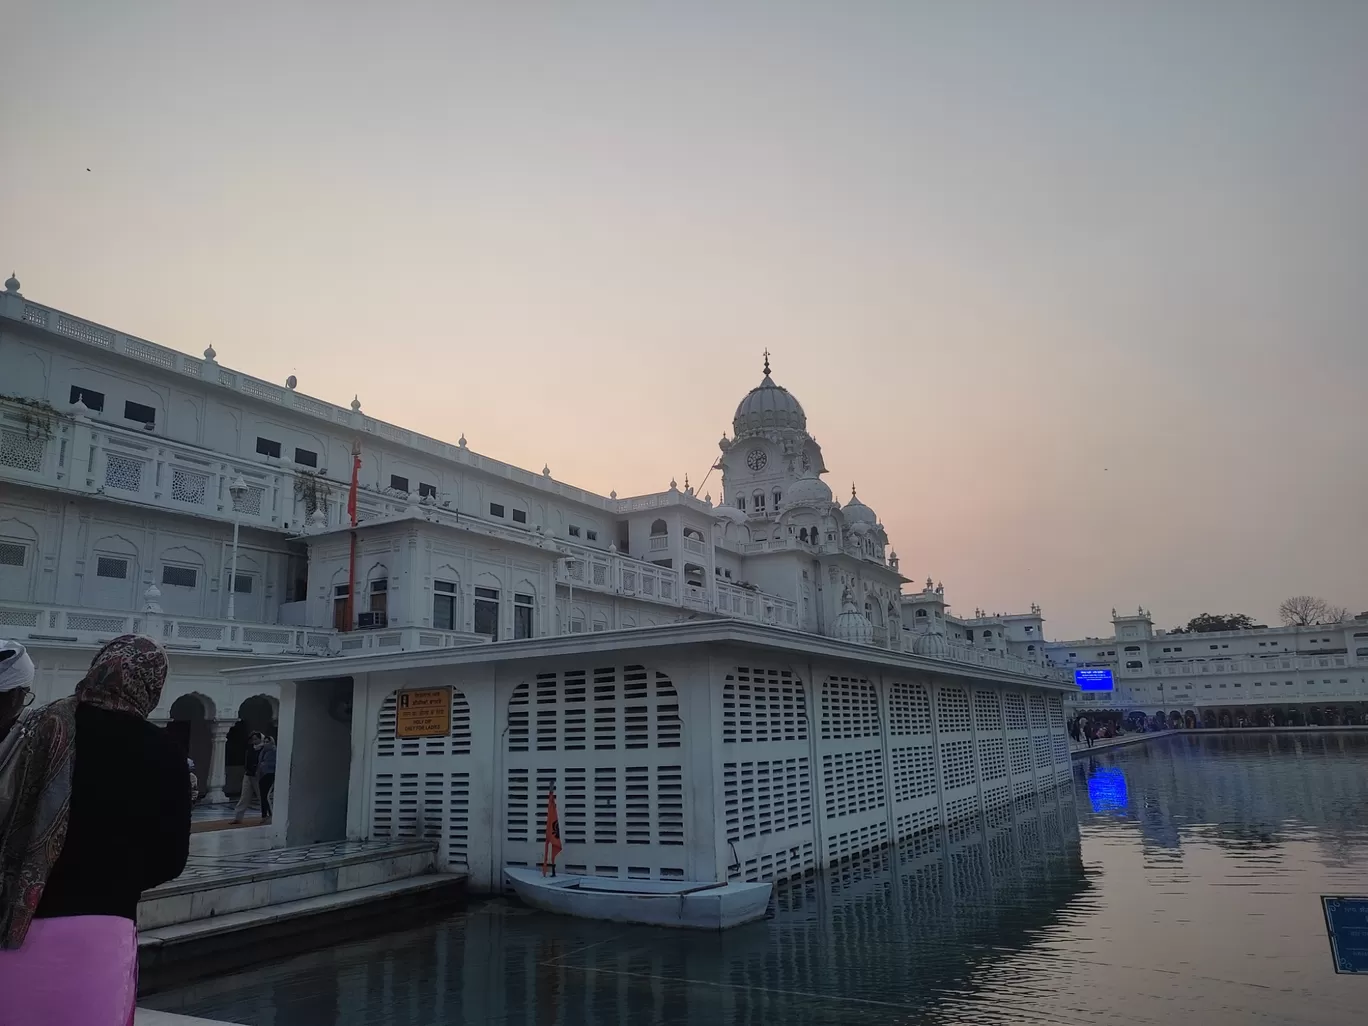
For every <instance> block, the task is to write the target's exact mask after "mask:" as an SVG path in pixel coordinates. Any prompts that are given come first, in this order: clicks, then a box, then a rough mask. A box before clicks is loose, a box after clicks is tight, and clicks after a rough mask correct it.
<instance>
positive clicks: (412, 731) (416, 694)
mask: <svg viewBox="0 0 1368 1026" xmlns="http://www.w3.org/2000/svg"><path fill="white" fill-rule="evenodd" d="M394 733H395V735H396V736H398V737H409V738H412V737H446V736H447V735H448V734H450V733H451V688H417V689H415V690H413V691H401V692H399V705H398V708H396V709H395V723H394Z"/></svg>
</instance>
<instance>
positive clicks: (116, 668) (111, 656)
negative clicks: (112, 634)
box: [76, 634, 168, 716]
mask: <svg viewBox="0 0 1368 1026" xmlns="http://www.w3.org/2000/svg"><path fill="white" fill-rule="evenodd" d="M167 665H168V664H167V661H166V650H165V649H163V648H162V647H161V645H159V644H158V643H157V642H155V641H153V640H152V639H151V638H149V637H146V636H145V635H141V634H124V635H121V636H120V637H117V638H115V639H114V640H113V641H111V642H110V643H109V644H108V645H106V646H105V647H104V648H102V649H100V651H99V652H97V653H96V654H95V659H94V660H93V661H92V662H91V664H90V670H89V672H87V673H86V675H85V676H84V677H83V678H82V679H81V683H79V684H77V685H76V701H77V702H80V703H83V704H86V705H96V706H99V707H100V708H101V709H109V710H112V711H113V712H129V713H135V714H136V715H138V716H146V715H147V714H148V713H150V712H151V711H152V710H153V709H155V708H156V707H157V703H158V702H160V701H161V693H162V685H163V684H165V683H166V671H167Z"/></svg>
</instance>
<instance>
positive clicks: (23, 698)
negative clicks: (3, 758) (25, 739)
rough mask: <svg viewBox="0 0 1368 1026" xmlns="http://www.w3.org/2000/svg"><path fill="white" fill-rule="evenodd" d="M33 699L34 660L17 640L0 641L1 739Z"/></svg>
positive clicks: (1, 739)
mask: <svg viewBox="0 0 1368 1026" xmlns="http://www.w3.org/2000/svg"><path fill="white" fill-rule="evenodd" d="M32 700H33V660H32V659H30V658H29V654H28V653H27V652H26V651H24V646H23V645H21V644H19V642H17V641H0V741H3V740H4V739H5V735H7V734H8V733H9V732H10V728H11V727H13V726H14V724H15V723H16V722H17V721H18V719H19V715H20V714H21V713H22V712H23V711H24V706H26V705H28V704H29V702H31V701H32Z"/></svg>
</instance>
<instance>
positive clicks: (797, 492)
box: [784, 469, 831, 506]
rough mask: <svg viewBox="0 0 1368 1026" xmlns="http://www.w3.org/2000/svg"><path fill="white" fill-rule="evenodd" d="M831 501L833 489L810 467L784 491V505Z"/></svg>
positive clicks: (817, 504)
mask: <svg viewBox="0 0 1368 1026" xmlns="http://www.w3.org/2000/svg"><path fill="white" fill-rule="evenodd" d="M830 501H831V489H830V488H828V487H827V486H826V482H825V481H823V480H822V479H821V478H820V477H818V476H817V472H816V471H814V470H812V469H808V470H807V471H806V472H805V473H804V474H803V476H802V477H800V478H799V479H798V480H797V481H795V482H794V483H793V485H792V486H791V487H790V488H789V490H788V491H787V492H785V493H784V505H786V506H800V505H801V506H820V505H822V504H824V503H828V502H830Z"/></svg>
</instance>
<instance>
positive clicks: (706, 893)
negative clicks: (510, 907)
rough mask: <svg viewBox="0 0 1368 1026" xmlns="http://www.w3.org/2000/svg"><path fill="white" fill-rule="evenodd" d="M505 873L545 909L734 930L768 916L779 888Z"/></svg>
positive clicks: (515, 888) (622, 920)
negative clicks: (772, 894) (667, 888)
mask: <svg viewBox="0 0 1368 1026" xmlns="http://www.w3.org/2000/svg"><path fill="white" fill-rule="evenodd" d="M504 876H505V877H506V878H507V879H508V883H509V885H510V886H511V887H512V888H513V891H514V893H516V894H517V895H518V897H519V898H520V899H522V901H523V902H524V903H525V904H528V905H531V906H532V907H533V908H538V909H541V910H542V911H544V912H554V913H556V914H558V915H566V916H578V917H579V918H581V919H602V920H605V921H607V922H611V923H636V924H639V925H642V926H667V927H671V928H675V929H685V930H728V929H731V928H732V927H733V926H741V925H742V924H744V923H750V922H754V921H755V920H757V919H762V918H764V915H765V912H766V910H767V909H768V908H769V900H770V894H771V892H772V890H773V885H772V884H769V883H729V884H723V885H718V886H709V885H707V884H703V883H692V884H691V883H686V882H683V881H681V882H679V883H678V884H661V883H658V882H655V881H648V880H642V881H635V880H606V879H603V878H600V877H581V876H545V877H544V876H542V875H541V871H540V870H537V869H516V868H514V869H505V870H504ZM581 884H583V886H581ZM634 885H635V886H634ZM666 887H669V888H670V889H669V890H666V889H664V888H666Z"/></svg>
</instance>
